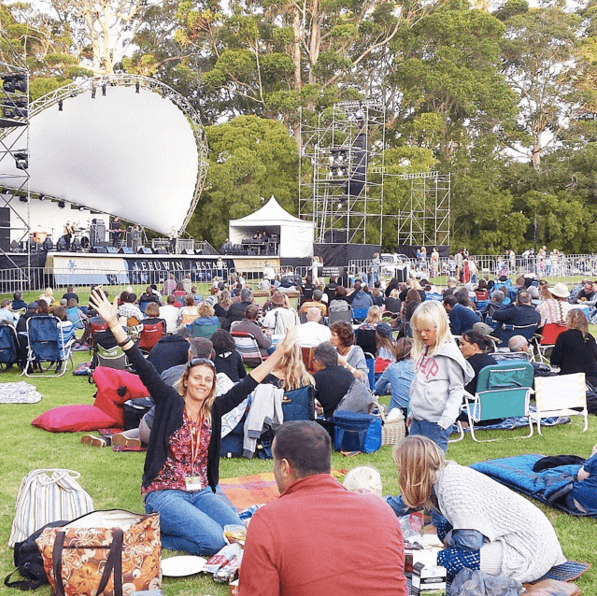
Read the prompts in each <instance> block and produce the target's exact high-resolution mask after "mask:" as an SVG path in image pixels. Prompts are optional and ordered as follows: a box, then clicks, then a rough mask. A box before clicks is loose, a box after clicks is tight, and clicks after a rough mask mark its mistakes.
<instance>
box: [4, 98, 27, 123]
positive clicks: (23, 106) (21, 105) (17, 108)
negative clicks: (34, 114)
mask: <svg viewBox="0 0 597 596" xmlns="http://www.w3.org/2000/svg"><path fill="white" fill-rule="evenodd" d="M2 113H3V114H4V117H5V118H27V115H28V113H29V111H28V109H27V100H25V99H17V100H14V101H13V100H10V99H9V100H4V101H3V102H2Z"/></svg>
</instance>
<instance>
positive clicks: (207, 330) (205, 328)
mask: <svg viewBox="0 0 597 596" xmlns="http://www.w3.org/2000/svg"><path fill="white" fill-rule="evenodd" d="M197 321H198V319H195V321H193V322H192V323H191V324H190V325H187V328H188V329H190V331H191V336H192V337H206V338H207V339H209V338H210V337H211V336H212V335H213V334H214V333H215V332H216V331H217V330H218V329H219V328H220V325H219V324H217V323H216V324H211V325H201V324H198V323H197Z"/></svg>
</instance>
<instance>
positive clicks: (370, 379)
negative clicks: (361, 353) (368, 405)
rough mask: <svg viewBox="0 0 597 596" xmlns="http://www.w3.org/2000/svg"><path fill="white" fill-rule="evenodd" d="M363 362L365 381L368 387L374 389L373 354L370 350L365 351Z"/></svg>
mask: <svg viewBox="0 0 597 596" xmlns="http://www.w3.org/2000/svg"><path fill="white" fill-rule="evenodd" d="M365 363H366V364H367V382H368V384H369V389H371V391H373V389H375V356H374V355H373V354H371V352H365Z"/></svg>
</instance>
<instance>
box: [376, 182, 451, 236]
mask: <svg viewBox="0 0 597 596" xmlns="http://www.w3.org/2000/svg"><path fill="white" fill-rule="evenodd" d="M389 176H397V177H399V178H401V179H402V180H407V181H410V193H409V198H408V200H407V201H406V204H404V208H401V209H399V211H398V213H397V215H396V217H397V219H398V246H400V245H409V246H449V244H450V174H441V173H440V172H419V173H412V174H385V175H384V178H387V177H389Z"/></svg>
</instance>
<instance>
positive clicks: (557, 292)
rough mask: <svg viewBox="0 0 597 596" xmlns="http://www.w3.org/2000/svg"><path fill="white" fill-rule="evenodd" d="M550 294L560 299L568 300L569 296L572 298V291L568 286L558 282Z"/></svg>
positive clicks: (550, 290) (550, 289)
mask: <svg viewBox="0 0 597 596" xmlns="http://www.w3.org/2000/svg"><path fill="white" fill-rule="evenodd" d="M549 292H550V294H553V295H554V296H557V297H558V298H568V296H570V290H568V288H567V287H566V284H564V283H562V282H561V281H560V282H558V283H557V284H556V285H555V286H554V287H553V288H549Z"/></svg>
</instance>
